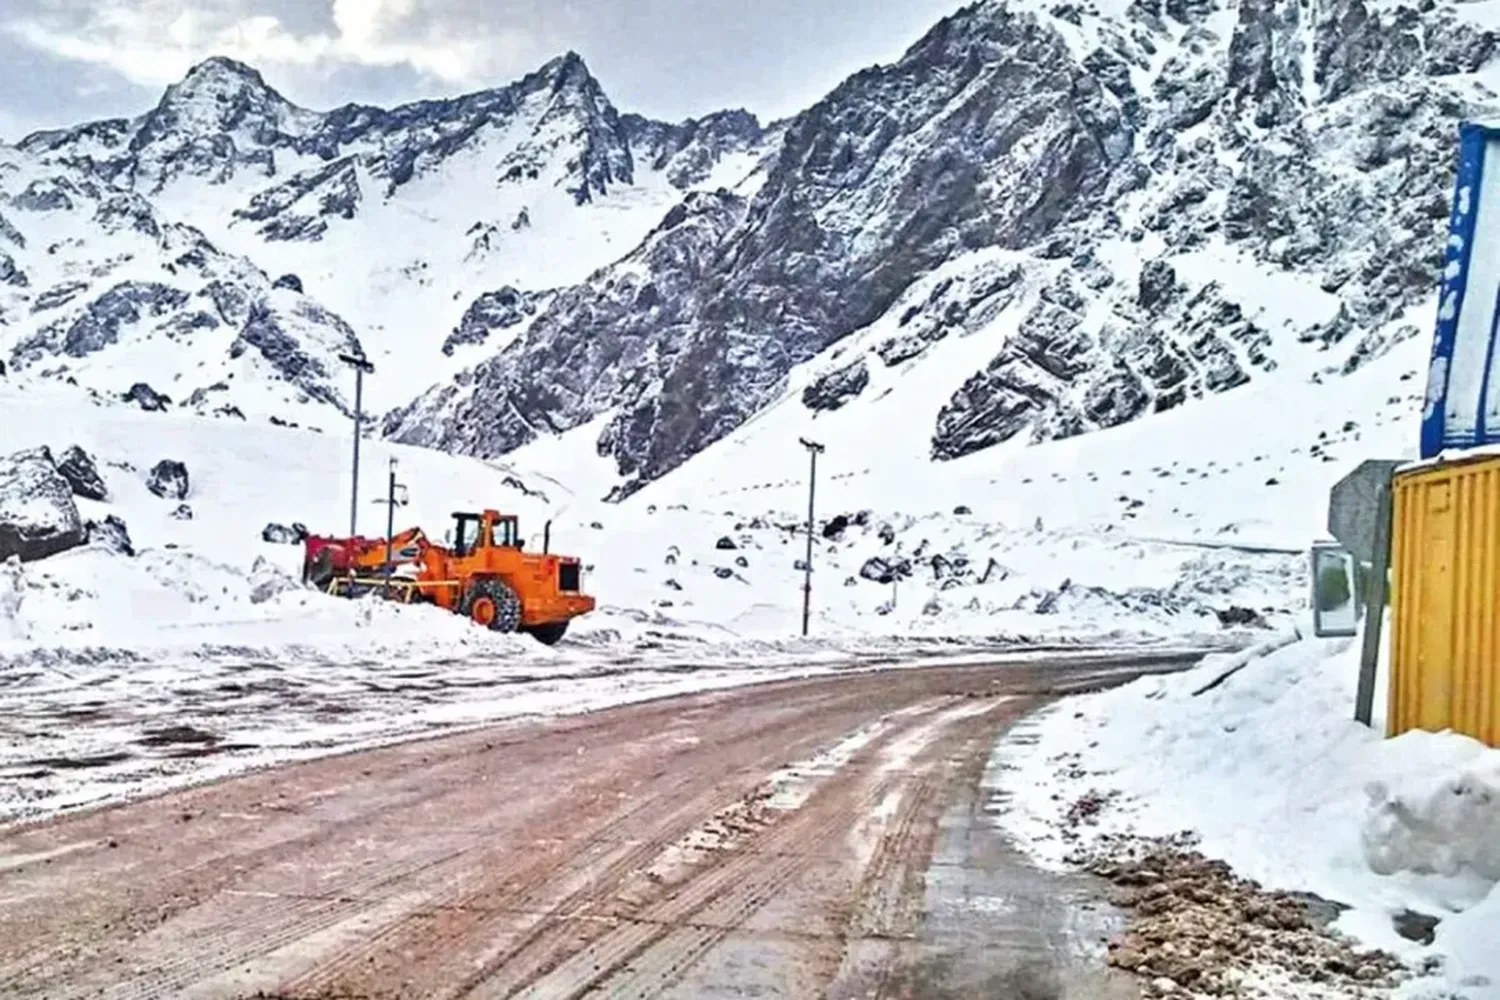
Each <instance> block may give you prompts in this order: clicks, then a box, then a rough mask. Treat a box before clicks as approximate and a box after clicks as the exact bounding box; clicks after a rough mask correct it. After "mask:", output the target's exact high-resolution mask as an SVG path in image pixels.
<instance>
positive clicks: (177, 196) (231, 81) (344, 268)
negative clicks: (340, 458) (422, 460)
mask: <svg viewBox="0 0 1500 1000" xmlns="http://www.w3.org/2000/svg"><path fill="white" fill-rule="evenodd" d="M764 138H765V132H764V130H763V129H762V128H761V126H760V123H759V122H758V121H757V120H756V119H755V118H754V117H753V116H751V115H749V114H747V113H745V112H725V113H722V114H718V115H712V116H709V117H707V118H705V119H703V120H701V121H688V122H683V123H679V124H676V125H670V124H666V123H661V122H655V121H650V120H647V119H645V118H642V117H640V116H637V115H621V114H620V113H619V112H618V111H617V110H616V109H615V108H614V106H613V105H612V104H611V103H610V101H609V99H608V98H607V97H606V96H605V94H604V91H603V89H602V87H601V86H600V84H599V82H598V81H597V80H596V79H595V78H594V77H593V76H592V75H591V74H590V72H589V70H588V67H587V66H586V65H585V64H584V62H583V60H582V59H581V58H580V57H578V56H577V55H576V54H573V53H568V54H567V55H564V56H562V57H560V58H558V59H555V60H553V61H552V62H550V63H548V64H547V65H545V66H543V67H542V68H540V69H539V70H537V71H536V72H534V73H532V74H530V75H528V76H526V77H525V78H524V79H522V80H520V81H517V82H516V83H514V84H511V85H510V86H507V87H503V88H499V89H494V90H486V91H481V92H479V93H474V94H469V95H466V96H463V97H458V98H454V99H452V100H442V101H422V102H418V103H415V104H409V105H403V106H401V107H397V108H393V109H389V110H387V109H383V108H376V107H368V106H363V105H347V106H344V107H341V108H338V109H335V110H333V111H330V112H326V113H324V112H313V111H308V110H305V109H303V108H299V107H297V106H295V105H294V104H292V103H291V102H290V101H288V100H287V99H286V98H284V97H283V96H282V95H281V94H279V93H278V92H277V91H276V90H274V89H273V88H272V87H271V86H269V85H268V84H267V83H266V82H265V80H264V79H263V78H262V77H261V75H260V74H259V73H258V72H257V71H256V70H254V69H252V68H251V67H249V66H246V65H244V64H242V63H238V62H235V61H232V60H229V59H224V58H213V59H209V60H207V61H205V62H203V63H201V64H200V65H198V66H196V67H194V68H193V69H192V70H191V71H190V72H189V73H188V75H187V76H186V77H185V78H184V79H183V80H182V81H181V82H179V83H177V84H175V85H173V86H171V87H168V88H167V90H166V92H165V94H164V95H163V96H162V99H161V101H160V103H159V104H158V105H157V106H156V107H155V108H153V109H152V110H150V111H149V112H147V113H146V114H143V115H141V116H139V117H138V118H135V119H130V120H115V121H106V122H95V123H90V124H87V125H83V126H80V127H77V128H72V129H65V130H59V131H52V132H43V133H39V134H36V135H32V136H29V137H27V138H26V139H25V140H24V141H23V142H22V143H21V144H20V150H21V152H22V153H25V154H29V155H31V156H32V157H35V158H37V159H39V160H41V161H42V162H44V163H46V164H48V165H49V166H50V165H57V166H58V167H59V168H66V169H71V170H73V171H76V172H80V173H83V174H86V175H88V176H90V177H92V178H93V179H94V180H95V182H96V183H98V184H100V185H103V186H107V187H109V188H110V189H111V190H127V191H130V192H132V193H134V194H136V195H139V196H143V197H145V198H147V199H150V200H151V202H153V203H154V204H156V205H158V206H160V207H161V209H162V210H163V211H164V212H165V213H167V214H168V215H170V216H171V217H173V218H177V219H181V220H183V221H186V222H190V223H191V224H193V225H195V226H197V227H199V228H200V229H202V230H203V232H204V233H206V234H207V235H208V236H209V238H210V239H212V240H214V241H215V243H216V244H218V245H221V246H223V247H225V248H226V249H230V250H233V251H235V252H238V253H242V254H244V255H246V256H249V257H250V258H252V259H254V260H256V261H261V262H267V264H268V266H269V264H270V263H274V265H275V270H277V272H278V273H290V274H293V275H295V276H296V277H297V279H298V280H299V281H300V282H301V283H302V284H303V286H304V287H305V288H306V290H307V292H308V294H310V295H313V296H316V297H317V298H318V299H319V300H320V301H322V302H324V303H326V304H327V305H328V306H330V307H331V308H332V309H334V310H335V311H336V312H338V313H339V314H340V315H342V316H344V317H345V318H346V319H348V320H349V322H351V323H352V324H353V325H354V327H355V328H356V329H357V330H358V332H359V335H360V338H361V340H362V342H363V344H364V346H365V348H366V350H367V352H368V353H369V355H370V357H371V358H372V359H373V360H374V361H375V362H376V365H377V369H381V368H387V369H388V370H389V371H390V372H391V373H392V374H393V375H396V373H399V376H398V377H393V378H389V379H384V380H382V379H379V378H376V379H372V380H370V383H369V390H370V392H371V396H372V399H373V400H374V403H375V405H376V406H377V407H383V406H388V405H394V404H396V403H404V402H406V401H408V400H410V399H411V397H412V396H414V395H415V394H416V393H418V392H419V391H421V390H422V389H424V388H426V386H428V385H429V384H432V383H433V382H437V381H446V380H447V379H448V378H449V377H450V376H451V375H452V374H453V373H454V372H455V371H457V370H458V369H460V368H462V367H464V365H465V364H472V363H473V362H474V361H476V360H479V359H480V358H482V357H483V356H484V355H483V354H478V355H476V353H475V351H474V350H472V349H471V345H476V344H485V345H486V347H485V351H486V352H489V351H493V350H494V349H496V348H497V347H500V346H503V344H504V341H502V340H501V339H500V338H499V337H498V336H494V337H492V336H491V334H497V335H498V334H499V332H500V331H501V330H504V329H506V328H507V327H508V326H509V324H507V323H504V322H500V323H490V322H489V320H488V319H487V317H488V316H489V315H491V314H492V313H493V309H491V308H490V307H489V306H488V305H486V300H485V296H487V295H489V296H490V297H491V299H493V295H492V293H495V292H498V291H501V290H503V289H506V288H515V289H518V290H519V291H520V292H523V293H525V295H526V296H528V297H530V296H539V295H544V294H545V293H547V292H548V291H549V290H552V289H556V288H562V287H567V286H570V285H573V284H575V283H577V282H579V281H581V280H582V279H583V278H584V277H586V276H587V275H588V274H589V273H590V272H592V271H593V270H595V269H596V268H598V267H600V266H601V265H604V264H607V263H609V262H610V261H611V260H613V259H615V258H617V257H620V256H623V255H625V254H626V253H627V252H629V251H630V249H631V248H632V247H633V246H634V245H635V244H636V243H638V242H639V241H640V239H641V238H642V237H644V236H645V235H646V233H647V232H648V231H650V229H651V228H652V227H653V226H654V225H656V223H657V222H659V221H660V219H661V217H662V216H663V215H665V214H666V213H667V211H668V210H669V209H670V208H671V207H672V205H673V204H674V203H675V202H676V201H677V200H678V199H679V198H680V197H681V195H682V194H683V192H685V191H688V190H691V189H693V188H695V187H698V186H705V185H706V186H709V187H717V186H718V185H720V184H725V183H733V182H738V181H740V180H741V179H743V178H744V177H745V176H746V175H747V174H749V173H750V172H751V171H752V169H753V167H754V166H755V163H756V160H757V157H758V156H759V150H760V148H761V146H762V143H763V140H764ZM533 312H534V310H533V311H532V312H527V311H525V310H522V311H521V313H520V315H522V316H529V315H532V314H533ZM509 332H510V334H512V335H513V334H514V333H516V332H518V330H510V331H509ZM382 362H389V364H388V365H386V364H382Z"/></svg>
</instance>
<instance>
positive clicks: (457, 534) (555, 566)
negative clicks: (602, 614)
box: [302, 510, 594, 646]
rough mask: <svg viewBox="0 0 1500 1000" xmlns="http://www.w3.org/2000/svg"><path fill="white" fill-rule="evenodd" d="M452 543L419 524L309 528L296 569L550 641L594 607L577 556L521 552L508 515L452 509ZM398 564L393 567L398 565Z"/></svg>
mask: <svg viewBox="0 0 1500 1000" xmlns="http://www.w3.org/2000/svg"><path fill="white" fill-rule="evenodd" d="M453 520H454V531H453V547H452V548H451V549H449V548H445V547H444V546H441V545H436V544H434V543H433V542H431V541H429V540H428V538H427V536H426V535H425V534H424V533H423V532H422V529H421V528H409V529H407V530H406V531H403V532H401V533H400V534H398V535H395V536H393V537H392V538H390V539H385V538H364V537H362V536H354V537H352V538H336V537H331V536H327V535H309V536H308V538H307V539H306V541H305V542H304V543H303V544H304V551H303V562H302V575H303V579H305V580H308V581H310V582H311V583H313V584H315V585H316V586H318V587H319V588H321V589H324V590H327V591H329V592H330V593H335V594H342V595H345V596H355V595H358V594H363V593H369V592H370V591H372V590H379V591H381V592H382V593H384V594H386V595H387V596H390V597H392V598H394V599H396V600H401V601H405V602H426V603H431V604H436V605H437V606H438V607H440V608H447V609H448V610H449V611H454V612H456V613H458V614H462V615H465V616H467V617H468V618H469V619H470V620H472V621H473V622H475V623H476V624H478V625H483V626H485V627H486V628H489V629H491V630H493V631H496V632H526V633H529V634H530V635H532V636H534V637H535V638H536V639H537V640H538V641H540V642H544V643H546V644H547V645H549V646H550V645H552V644H553V643H555V642H557V641H558V640H559V639H561V638H562V637H563V634H564V633H565V632H567V630H568V623H569V622H570V621H572V620H573V619H574V618H576V617H578V616H579V615H583V614H587V613H588V612H590V611H592V610H594V599H593V598H592V597H590V596H589V595H587V594H584V593H583V592H582V578H583V568H582V566H581V565H580V564H579V561H578V560H577V559H576V558H573V557H571V556H557V555H552V554H550V553H549V552H548V551H547V548H548V541H550V533H551V532H550V522H549V523H548V529H549V530H548V533H547V536H544V537H546V538H547V541H544V542H543V544H542V551H541V552H540V553H536V552H523V551H522V548H521V538H520V528H519V522H518V520H517V518H516V516H515V515H513V514H501V513H500V512H499V511H494V510H487V511H485V512H484V513H482V514H475V513H466V512H459V513H455V514H454V515H453ZM398 568H399V569H401V570H403V572H402V573H400V574H398V573H397V570H398Z"/></svg>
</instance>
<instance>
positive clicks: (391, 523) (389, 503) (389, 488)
mask: <svg viewBox="0 0 1500 1000" xmlns="http://www.w3.org/2000/svg"><path fill="white" fill-rule="evenodd" d="M395 530H396V458H395V456H394V455H393V456H391V473H390V479H389V481H388V482H387V483H386V490H385V571H386V575H387V576H389V575H390V572H391V558H392V556H393V555H394V554H395V553H393V552H392V551H391V532H393V531H395Z"/></svg>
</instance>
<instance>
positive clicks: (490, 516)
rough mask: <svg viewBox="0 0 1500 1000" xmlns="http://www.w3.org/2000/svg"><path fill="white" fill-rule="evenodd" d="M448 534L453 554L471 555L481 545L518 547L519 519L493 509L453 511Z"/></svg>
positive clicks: (485, 546)
mask: <svg viewBox="0 0 1500 1000" xmlns="http://www.w3.org/2000/svg"><path fill="white" fill-rule="evenodd" d="M452 535H453V554H454V555H455V556H467V555H472V554H473V553H474V552H475V551H477V550H478V549H482V548H491V547H502V548H514V549H518V548H520V547H521V528H520V520H519V519H518V518H517V517H516V516H515V515H514V514H501V513H499V512H498V511H493V510H487V511H485V512H484V513H483V514H476V513H474V512H473V511H455V512H454V514H453V531H452Z"/></svg>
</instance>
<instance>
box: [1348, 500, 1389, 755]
mask: <svg viewBox="0 0 1500 1000" xmlns="http://www.w3.org/2000/svg"><path fill="white" fill-rule="evenodd" d="M1392 506H1393V501H1392V498H1391V484H1390V482H1389V480H1387V481H1386V482H1385V483H1382V484H1381V486H1380V494H1379V499H1378V501H1377V507H1376V511H1377V512H1376V515H1375V551H1374V553H1373V555H1374V559H1373V560H1372V565H1371V567H1370V586H1369V592H1368V593H1367V594H1366V596H1365V634H1364V644H1363V646H1362V648H1361V649H1360V657H1359V687H1358V688H1357V689H1356V690H1355V694H1354V718H1355V721H1357V722H1360V723H1363V724H1364V725H1366V726H1368V725H1369V724H1370V720H1371V719H1372V718H1373V717H1374V707H1375V672H1376V671H1377V670H1378V669H1379V667H1380V630H1381V627H1382V625H1383V624H1384V622H1385V601H1386V578H1387V576H1388V575H1389V574H1390V566H1391V515H1392Z"/></svg>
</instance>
